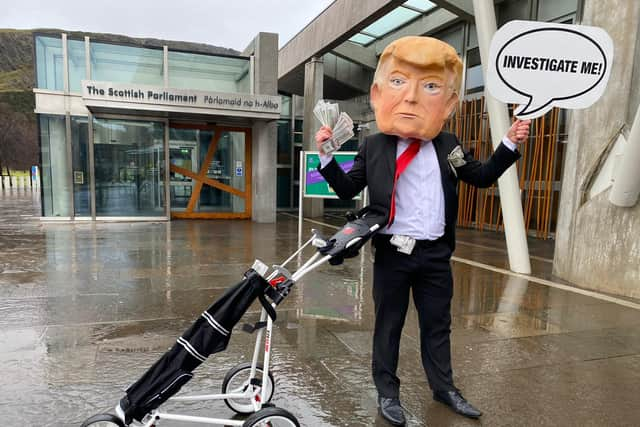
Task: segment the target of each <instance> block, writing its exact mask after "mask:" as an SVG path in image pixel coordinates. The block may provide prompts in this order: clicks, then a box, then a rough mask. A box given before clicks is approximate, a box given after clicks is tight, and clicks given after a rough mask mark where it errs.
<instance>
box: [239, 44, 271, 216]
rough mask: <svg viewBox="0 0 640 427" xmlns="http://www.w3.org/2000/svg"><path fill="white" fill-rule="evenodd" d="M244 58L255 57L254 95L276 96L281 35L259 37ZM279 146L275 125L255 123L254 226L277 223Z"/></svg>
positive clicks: (253, 157)
mask: <svg viewBox="0 0 640 427" xmlns="http://www.w3.org/2000/svg"><path fill="white" fill-rule="evenodd" d="M243 54H244V55H254V61H255V70H254V76H255V81H254V86H253V90H254V93H259V94H264V95H277V94H278V78H277V73H278V35H277V34H273V33H259V34H258V35H257V36H256V38H255V39H254V40H253V41H252V42H251V43H250V44H249V46H248V47H247V48H246V49H245V50H244V52H243ZM277 144H278V128H277V123H276V121H275V120H272V121H264V120H260V121H255V122H254V125H253V129H252V144H251V165H252V177H251V181H252V189H251V192H252V195H251V198H252V205H251V218H252V219H253V221H255V222H275V220H276V188H277V187H276V185H277V176H276V167H275V165H276V163H277V147H278V145H277Z"/></svg>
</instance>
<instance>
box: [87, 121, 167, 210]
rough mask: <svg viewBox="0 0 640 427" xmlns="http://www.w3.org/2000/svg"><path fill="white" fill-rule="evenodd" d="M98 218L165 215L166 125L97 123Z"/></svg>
mask: <svg viewBox="0 0 640 427" xmlns="http://www.w3.org/2000/svg"><path fill="white" fill-rule="evenodd" d="M93 141H94V157H95V166H94V173H95V189H96V191H95V193H96V216H98V217H101V216H102V217H140V216H144V217H147V216H148V217H156V216H165V215H166V213H165V207H164V206H165V203H164V158H165V157H164V148H163V147H164V124H163V123H162V122H154V121H141V120H120V119H101V118H94V120H93Z"/></svg>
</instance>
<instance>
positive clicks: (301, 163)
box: [298, 150, 305, 247]
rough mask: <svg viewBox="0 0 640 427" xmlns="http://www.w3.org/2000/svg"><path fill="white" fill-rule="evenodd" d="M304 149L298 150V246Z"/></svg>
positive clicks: (300, 239) (300, 227)
mask: <svg viewBox="0 0 640 427" xmlns="http://www.w3.org/2000/svg"><path fill="white" fill-rule="evenodd" d="M304 155H305V152H304V150H300V163H299V165H300V171H299V177H298V247H300V245H301V244H302V191H303V190H304V185H305V183H304V167H305V164H304Z"/></svg>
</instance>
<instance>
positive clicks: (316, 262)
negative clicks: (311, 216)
mask: <svg viewBox="0 0 640 427" xmlns="http://www.w3.org/2000/svg"><path fill="white" fill-rule="evenodd" d="M312 243H313V245H314V246H317V247H322V246H324V244H325V242H324V241H323V240H321V239H319V238H318V234H317V232H316V231H315V230H313V235H312V237H311V238H310V239H309V240H308V241H307V242H306V243H305V244H304V245H302V246H301V247H300V248H299V249H298V250H297V251H296V252H295V253H293V254H292V255H291V256H290V257H289V258H288V259H287V260H286V261H285V262H283V263H282V264H281V265H274V266H273V271H272V272H271V273H270V274H269V276H267V278H266V280H267V281H270V280H271V279H273V278H275V277H276V276H277V275H278V274H279V273H281V272H282V271H283V269H284V266H285V265H287V264H288V263H289V262H290V261H291V260H292V259H293V258H294V257H295V256H296V255H298V254H299V253H300V252H302V250H304V248H306V247H307V246H308V245H309V244H312ZM329 258H331V255H324V256H323V255H322V254H320V253H319V252H316V253H315V254H314V255H313V256H312V257H311V258H309V259H308V260H307V261H306V262H305V263H304V264H303V265H302V266H301V267H300V268H299V269H298V270H297V271H296V272H295V273H293V275H292V276H291V280H292V281H293V282H294V283H296V282H297V281H298V280H300V279H301V278H302V277H303V276H304V275H306V274H307V273H309V272H311V271H312V270H314V269H316V268H317V267H319V266H320V265H322V264H324V263H325V262H326V261H328V260H329ZM260 266H262V270H263V271H258V269H260ZM254 269H256V271H258V273H261V274H262V276H263V277H264V274H266V272H267V270H268V267H267V266H266V265H265V264H264V263H262V262H261V261H259V260H256V262H255V263H254ZM271 306H272V307H273V308H275V307H276V304H275V303H272V304H271ZM264 321H266V322H267V326H266V327H265V328H260V329H258V332H257V336H256V344H255V347H254V350H253V359H252V361H251V370H250V373H249V378H247V381H248V382H249V383H250V382H251V380H252V379H254V378H256V371H257V366H258V362H259V358H260V357H259V356H260V344H261V343H262V339H263V336H264V345H263V349H264V355H263V358H262V364H263V366H262V378H261V380H262V387H260V391H259V392H258V391H257V390H253V387H247V388H246V390H245V391H244V392H240V391H238V392H232V393H223V394H202V395H193V396H175V397H171V398H169V399H168V401H173V402H176V401H180V402H193V401H208V400H224V399H247V400H249V401H250V402H251V403H252V404H253V410H254V412H258V411H259V410H260V409H262V407H263V403H264V402H265V401H266V399H268V397H269V396H267V395H266V393H267V388H266V387H265V386H264V384H266V381H267V380H268V379H269V378H268V376H269V360H270V355H271V350H272V348H271V336H272V335H271V333H272V330H273V320H272V319H271V317H269V316H268V315H267V311H266V310H265V309H264V308H262V311H261V313H260V322H264ZM265 332H266V333H265ZM273 386H274V389H275V384H273ZM274 391H275V390H272V392H274ZM258 396H259V397H258ZM116 414H117V415H118V417H119V418H120V419H122V420H123V421H124V418H125V416H124V412H123V411H122V409H121V408H120V406H119V405H118V406H116ZM161 420H174V421H184V422H191V423H198V424H209V425H222V426H242V425H244V423H245V422H244V421H243V420H230V419H222V418H210V417H196V416H192V415H182V414H176V413H169V412H163V411H161V410H159V409H155V410H153V411H151V412H150V413H149V414H148V415H147V416H146V417H145V418H144V419H143V420H142V422H141V423H139V422H137V421H135V420H134V421H133V422H132V423H131V424H129V426H134V427H153V426H155V425H156V424H158V422H159V421H161Z"/></svg>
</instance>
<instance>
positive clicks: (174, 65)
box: [169, 52, 251, 93]
mask: <svg viewBox="0 0 640 427" xmlns="http://www.w3.org/2000/svg"><path fill="white" fill-rule="evenodd" d="M169 87H172V88H178V89H197V90H206V91H213V92H230V93H249V92H250V90H251V88H250V78H249V59H247V58H230V57H225V56H210V55H200V54H195V53H184V52H169Z"/></svg>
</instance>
